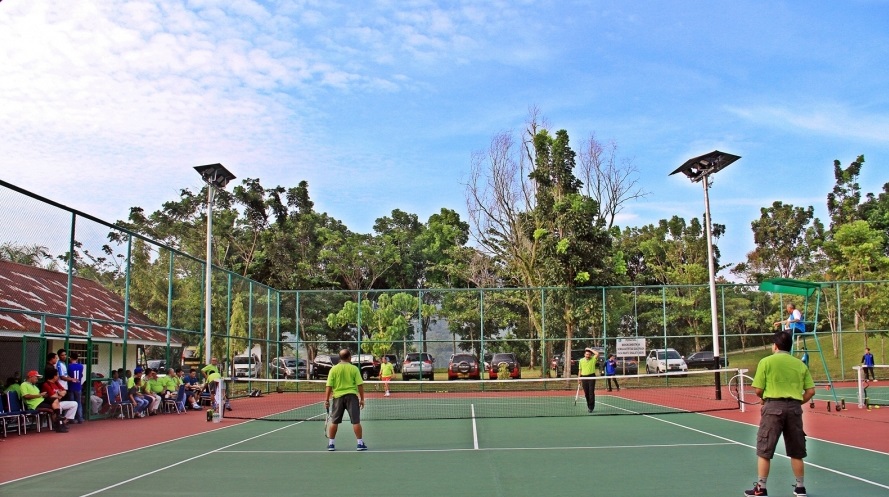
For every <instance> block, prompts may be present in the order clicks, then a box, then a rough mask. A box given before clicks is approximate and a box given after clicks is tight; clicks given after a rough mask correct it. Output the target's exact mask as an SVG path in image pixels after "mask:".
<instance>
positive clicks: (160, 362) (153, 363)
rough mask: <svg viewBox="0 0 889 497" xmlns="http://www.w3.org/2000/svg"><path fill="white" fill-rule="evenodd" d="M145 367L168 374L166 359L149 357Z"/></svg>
mask: <svg viewBox="0 0 889 497" xmlns="http://www.w3.org/2000/svg"><path fill="white" fill-rule="evenodd" d="M145 367H147V368H149V369H153V370H155V371H157V373H158V374H161V375H162V374H166V372H167V361H166V360H164V359H149V360H147V361H145Z"/></svg>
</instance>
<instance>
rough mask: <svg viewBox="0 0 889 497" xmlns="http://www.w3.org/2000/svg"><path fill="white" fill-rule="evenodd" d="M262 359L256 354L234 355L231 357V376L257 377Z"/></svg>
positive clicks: (260, 369) (260, 373) (259, 373)
mask: <svg viewBox="0 0 889 497" xmlns="http://www.w3.org/2000/svg"><path fill="white" fill-rule="evenodd" d="M261 375H262V361H260V360H259V357H257V356H256V355H236V356H234V357H233V358H232V376H234V377H235V378H259V377H260V376H261Z"/></svg>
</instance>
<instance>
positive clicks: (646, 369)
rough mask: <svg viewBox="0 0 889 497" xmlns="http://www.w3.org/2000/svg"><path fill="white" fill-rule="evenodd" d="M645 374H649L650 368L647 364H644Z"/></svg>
mask: <svg viewBox="0 0 889 497" xmlns="http://www.w3.org/2000/svg"><path fill="white" fill-rule="evenodd" d="M645 374H651V368H650V367H648V365H647V364H646V365H645Z"/></svg>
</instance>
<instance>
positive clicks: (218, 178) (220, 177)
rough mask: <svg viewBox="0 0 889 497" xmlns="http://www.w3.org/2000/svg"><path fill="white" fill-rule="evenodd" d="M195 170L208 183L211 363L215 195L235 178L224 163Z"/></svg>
mask: <svg viewBox="0 0 889 497" xmlns="http://www.w3.org/2000/svg"><path fill="white" fill-rule="evenodd" d="M195 170H196V171H197V172H198V174H200V175H201V178H202V179H203V180H204V181H205V182H206V183H207V262H206V265H205V266H204V272H205V275H204V363H205V364H210V359H211V354H212V351H211V347H210V342H211V338H212V330H213V326H212V320H211V319H210V318H211V317H212V306H211V303H212V292H211V291H210V290H211V287H212V281H213V259H212V256H213V197H214V196H215V192H216V188H225V185H227V184H228V182H229V181H231V180H233V179H235V175H234V174H232V173H231V172H230V171H229V170H228V169H226V168H225V166H223V165H222V164H218V163H217V164H207V165H206V166H195Z"/></svg>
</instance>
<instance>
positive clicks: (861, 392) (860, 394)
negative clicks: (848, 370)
mask: <svg viewBox="0 0 889 497" xmlns="http://www.w3.org/2000/svg"><path fill="white" fill-rule="evenodd" d="M852 369H854V370H855V372H856V373H857V374H856V376H857V378H858V381H857V386H858V407H859V408H863V407H865V406H864V379H863V378H862V376H863V374H862V373H863V372H864V368H862V367H861V366H854V367H853V368H852Z"/></svg>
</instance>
